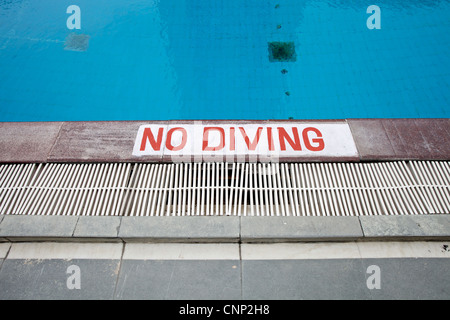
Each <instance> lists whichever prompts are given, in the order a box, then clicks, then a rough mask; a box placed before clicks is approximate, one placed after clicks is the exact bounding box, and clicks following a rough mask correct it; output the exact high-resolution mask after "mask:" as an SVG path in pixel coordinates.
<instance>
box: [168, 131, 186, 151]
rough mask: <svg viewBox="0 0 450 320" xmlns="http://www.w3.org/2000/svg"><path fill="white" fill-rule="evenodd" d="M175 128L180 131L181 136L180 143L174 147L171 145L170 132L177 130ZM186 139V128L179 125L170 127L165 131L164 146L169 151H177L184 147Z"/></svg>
mask: <svg viewBox="0 0 450 320" xmlns="http://www.w3.org/2000/svg"><path fill="white" fill-rule="evenodd" d="M177 130H179V131H181V134H182V138H181V143H180V145H179V146H177V147H174V146H173V145H172V134H173V133H174V132H175V131H177ZM186 141H187V132H186V129H184V128H181V127H177V128H172V129H170V130H169V132H167V140H166V148H167V149H168V150H170V151H179V150H181V149H183V148H184V146H185V145H186Z"/></svg>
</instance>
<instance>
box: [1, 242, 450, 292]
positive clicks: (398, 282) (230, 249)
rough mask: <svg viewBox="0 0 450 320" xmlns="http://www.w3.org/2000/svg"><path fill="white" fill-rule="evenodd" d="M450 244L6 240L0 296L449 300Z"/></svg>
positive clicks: (2, 253)
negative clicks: (16, 241) (125, 242)
mask: <svg viewBox="0 0 450 320" xmlns="http://www.w3.org/2000/svg"><path fill="white" fill-rule="evenodd" d="M449 245H450V243H449V242H445V241H436V242H425V241H420V242H419V241H417V242H342V243H339V242H333V243H326V242H318V243H290V244H289V243H278V244H238V243H221V244H206V243H203V244H192V243H191V244H179V243H178V244H175V243H172V244H169V243H147V244H144V243H127V244H124V243H79V242H76V243H49V242H47V243H46V242H43V243H37V242H30V243H12V244H11V243H0V299H2V300H3V299H171V300H172V299H174V300H175V299H194V300H203V299H208V300H210V299H220V300H240V299H245V300H250V299H264V300H272V299H283V300H286V299H289V300H291V299H449V298H450V278H449V277H448V271H449V270H450V259H449V258H450V248H449Z"/></svg>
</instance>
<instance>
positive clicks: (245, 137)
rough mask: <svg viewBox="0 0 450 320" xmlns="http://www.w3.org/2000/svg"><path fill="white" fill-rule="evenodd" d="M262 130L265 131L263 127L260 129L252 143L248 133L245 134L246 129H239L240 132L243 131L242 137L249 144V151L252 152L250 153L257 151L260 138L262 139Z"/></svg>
mask: <svg viewBox="0 0 450 320" xmlns="http://www.w3.org/2000/svg"><path fill="white" fill-rule="evenodd" d="M262 129H263V128H262V127H259V128H258V130H257V131H256V135H255V138H254V139H253V141H252V142H251V143H250V139H249V138H248V136H247V133H246V132H245V129H244V128H243V127H239V130H240V131H241V133H242V136H243V137H244V140H245V143H246V144H247V148H248V150H250V151H253V150H256V146H257V145H258V142H259V138H260V137H261V132H262Z"/></svg>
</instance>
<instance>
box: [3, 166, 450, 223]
mask: <svg viewBox="0 0 450 320" xmlns="http://www.w3.org/2000/svg"><path fill="white" fill-rule="evenodd" d="M434 213H450V163H449V162H446V161H441V162H440V161H411V162H380V163H272V164H270V163H178V164H124V163H109V164H106V163H104V164H10V165H1V166H0V214H27V215H120V216H122V215H131V216H182V215H238V216H242V215H255V216H286V215H289V216H360V215H405V214H406V215H409V214H434Z"/></svg>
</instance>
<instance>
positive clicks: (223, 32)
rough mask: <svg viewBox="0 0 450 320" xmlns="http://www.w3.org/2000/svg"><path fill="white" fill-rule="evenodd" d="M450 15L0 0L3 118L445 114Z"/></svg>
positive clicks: (435, 7)
mask: <svg viewBox="0 0 450 320" xmlns="http://www.w3.org/2000/svg"><path fill="white" fill-rule="evenodd" d="M372 4H376V5H378V6H379V7H380V9H381V29H380V30H370V29H368V28H367V26H366V21H367V19H368V18H369V16H370V14H367V13H366V10H367V7H368V6H369V5H372ZM70 5H77V6H79V8H80V9H81V29H80V30H77V29H74V30H69V29H68V27H67V26H66V21H67V19H68V18H69V17H70V14H68V13H66V10H67V8H68V7H69V6H70ZM449 17H450V1H448V0H442V1H411V0H409V1H403V0H389V1H384V0H383V1H380V0H377V1H373V2H372V1H370V2H367V1H362V0H352V1H343V0H304V1H300V0H274V1H272V0H264V1H263V0H245V1H244V0H239V1H238V0H227V1H222V0H221V1H219V0H213V1H211V0H197V1H187V0H70V1H68V0H39V1H33V0H0V121H90V120H169V119H288V118H294V119H344V118H447V117H449V115H450V59H449V55H448V52H450V35H449V32H448V30H450V19H449ZM271 43H272V44H273V43H290V44H292V45H293V47H292V48H291V49H293V50H295V55H294V56H292V57H291V58H292V59H286V60H287V61H277V60H274V59H271V54H270V52H269V50H270V44H271ZM272 53H273V52H272Z"/></svg>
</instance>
